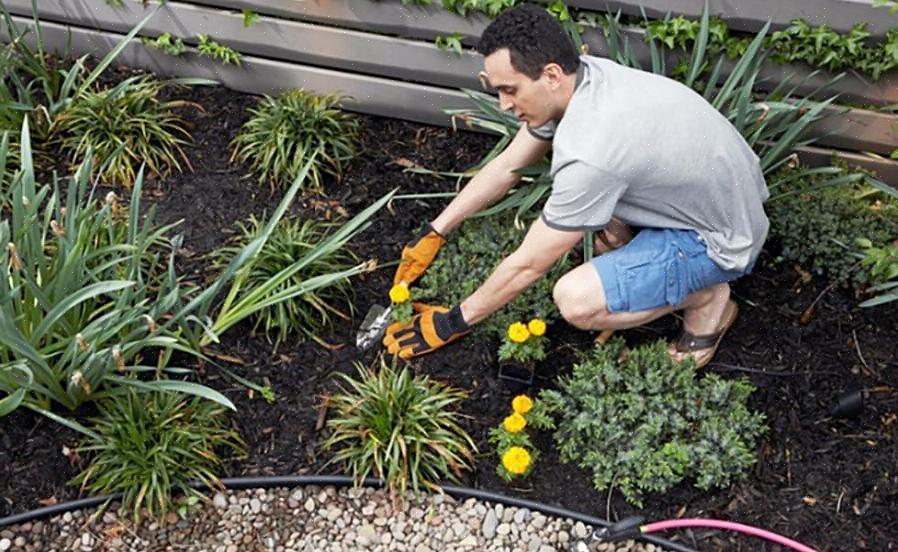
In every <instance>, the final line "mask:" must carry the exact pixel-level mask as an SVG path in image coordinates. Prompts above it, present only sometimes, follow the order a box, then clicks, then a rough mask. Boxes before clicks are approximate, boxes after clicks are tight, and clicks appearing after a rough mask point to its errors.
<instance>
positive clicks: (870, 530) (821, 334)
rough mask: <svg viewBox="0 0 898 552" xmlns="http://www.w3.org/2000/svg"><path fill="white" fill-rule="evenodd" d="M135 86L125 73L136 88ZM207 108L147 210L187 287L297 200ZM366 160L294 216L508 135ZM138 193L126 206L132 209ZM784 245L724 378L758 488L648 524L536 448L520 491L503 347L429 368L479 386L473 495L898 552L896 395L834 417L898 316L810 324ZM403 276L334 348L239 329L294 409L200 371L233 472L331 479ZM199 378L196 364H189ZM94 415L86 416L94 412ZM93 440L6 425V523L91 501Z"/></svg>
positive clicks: (415, 185)
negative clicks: (375, 328)
mask: <svg viewBox="0 0 898 552" xmlns="http://www.w3.org/2000/svg"><path fill="white" fill-rule="evenodd" d="M123 72H124V71H122V70H120V71H118V74H119V75H120V74H121V73H123ZM177 95H178V96H180V97H184V98H186V99H190V100H192V101H195V102H197V103H198V104H200V105H201V106H202V107H203V109H204V111H200V110H196V109H187V110H185V111H184V115H185V117H186V118H187V119H188V120H189V121H190V124H191V126H192V128H191V131H192V133H193V136H194V140H195V145H194V146H193V147H191V148H189V149H188V155H189V157H190V163H191V165H192V166H193V168H194V172H184V173H183V174H179V175H174V176H172V177H170V178H167V179H164V180H156V181H149V182H148V184H147V186H146V188H145V196H146V200H147V203H151V204H155V205H156V206H157V210H158V215H157V219H158V220H159V222H168V221H174V220H177V219H184V222H183V224H182V225H181V226H180V228H179V229H178V230H177V231H178V232H182V233H183V234H184V238H185V240H184V248H185V251H184V256H183V258H182V259H181V268H182V273H184V274H190V275H191V276H192V277H194V278H196V279H202V278H203V277H204V274H203V273H202V269H203V267H204V266H205V261H204V260H203V258H202V255H203V254H205V253H208V252H209V251H211V250H212V249H214V248H215V247H218V246H219V245H221V244H222V243H224V241H225V240H227V239H228V238H229V237H230V236H231V235H232V228H233V224H234V223H235V222H236V221H238V220H243V219H245V218H246V217H247V216H248V215H249V214H251V213H253V214H256V215H257V216H259V215H262V214H263V213H265V212H266V210H267V211H268V212H271V210H272V209H273V207H274V206H275V205H276V204H277V203H278V202H279V200H280V198H281V194H280V192H275V193H272V192H271V191H270V190H268V189H267V188H264V187H260V186H259V185H258V184H257V183H256V181H255V179H254V178H246V177H245V176H244V175H246V174H247V172H248V171H247V170H246V168H245V167H240V166H235V165H233V164H229V163H228V156H229V152H228V150H227V143H228V141H229V140H230V139H231V138H232V137H233V136H234V134H235V133H236V132H237V130H238V129H239V127H240V125H241V124H242V123H243V122H244V121H245V120H246V118H247V117H248V113H247V112H246V108H247V107H250V106H252V105H253V103H254V98H253V97H252V96H249V95H245V94H240V93H237V92H233V91H229V90H226V89H223V88H196V89H193V90H183V91H181V92H179V93H178V94H177ZM361 119H362V122H363V128H364V131H363V142H362V145H361V155H360V157H359V158H358V159H357V160H355V161H354V162H353V163H352V165H351V166H350V168H349V169H348V171H347V173H346V175H345V176H344V178H343V181H342V182H340V183H333V182H330V183H328V185H327V186H326V190H327V195H326V196H318V197H313V196H308V197H304V198H299V199H298V200H297V201H296V202H295V204H294V207H293V211H294V212H296V213H298V214H301V215H303V216H314V217H319V218H322V217H332V218H335V219H339V218H340V217H341V214H342V213H343V212H344V210H345V212H348V213H349V214H350V215H351V214H354V213H357V212H359V211H360V210H361V209H363V208H364V207H366V206H367V205H369V204H370V203H371V202H373V201H374V200H376V199H377V198H379V197H381V196H382V195H383V194H385V193H386V192H388V191H389V190H391V189H393V188H395V187H397V186H398V187H400V188H401V193H412V192H431V191H450V190H453V189H454V188H455V182H454V181H452V180H438V179H434V178H432V177H425V176H419V175H413V174H409V173H405V172H403V166H404V165H406V164H407V161H411V162H413V163H416V164H418V165H421V166H424V167H427V168H431V169H440V170H464V169H467V168H469V167H470V166H472V165H474V164H475V163H476V162H477V161H478V160H479V159H480V158H481V157H482V156H483V155H484V154H485V153H486V152H487V151H488V150H489V149H490V147H491V146H492V145H493V144H494V143H495V138H493V137H490V136H485V135H481V134H475V133H470V132H454V131H452V130H451V129H444V128H436V127H430V126H425V125H418V124H412V123H407V122H402V121H398V120H392V119H386V118H378V117H362V118H361ZM120 195H121V194H120ZM443 205H444V202H443V201H440V200H430V201H420V200H399V201H395V202H394V203H393V204H392V205H391V207H390V209H385V210H383V211H382V212H380V213H379V214H378V215H377V216H376V218H375V219H374V224H373V225H372V227H371V228H370V229H369V230H367V231H366V232H365V233H364V234H363V235H361V236H360V238H359V239H357V240H356V241H355V242H354V249H355V251H356V252H357V253H358V254H359V255H360V256H361V257H363V258H371V257H373V258H377V259H380V260H381V261H391V260H394V259H396V258H398V255H399V252H400V249H401V247H402V244H403V243H404V242H405V241H407V240H408V239H409V238H410V237H411V236H412V234H413V232H414V230H415V229H416V228H417V227H418V225H419V224H420V223H421V222H422V221H426V220H429V219H430V218H432V217H434V216H435V215H436V214H437V213H438V212H439V210H440V209H441V207H442V206H443ZM776 249H777V245H776V244H775V243H769V244H768V246H767V252H766V253H765V254H764V256H762V258H761V261H760V263H759V264H758V267H757V268H756V269H755V273H754V274H752V275H751V276H749V277H747V278H744V279H743V280H742V281H740V282H738V283H737V284H736V285H735V288H734V289H735V292H736V294H737V298H738V299H739V300H740V301H741V306H742V309H741V316H740V318H739V320H738V321H737V322H736V325H735V327H734V328H733V330H731V331H730V333H729V334H728V337H727V338H726V339H725V340H724V342H723V344H722V346H721V349H720V352H719V353H718V355H717V357H716V359H715V363H713V364H712V365H711V366H710V367H709V368H708V370H709V371H713V372H716V373H720V374H721V375H723V376H724V377H736V376H746V377H747V378H748V379H749V380H750V381H751V382H752V383H753V384H754V385H755V386H756V387H757V391H756V392H755V393H753V394H752V396H751V398H750V404H749V406H750V407H751V408H752V409H754V410H758V411H761V412H763V413H764V414H765V415H766V416H767V422H766V423H767V425H768V426H769V431H768V432H767V433H766V435H765V437H764V438H763V439H762V441H761V443H760V446H759V448H758V451H757V453H758V463H757V464H756V466H755V467H754V468H753V469H752V470H751V471H750V474H749V476H748V478H747V479H746V480H744V481H743V482H741V483H738V484H736V485H733V486H732V487H730V488H728V489H724V490H718V491H712V492H706V491H700V490H697V489H695V488H693V487H691V486H690V485H689V484H688V483H684V484H681V485H679V486H677V487H675V488H674V489H673V490H672V491H671V492H668V493H665V494H655V495H649V496H648V497H647V499H646V501H645V503H646V507H645V508H644V509H642V510H638V511H637V510H636V509H635V508H633V507H632V506H630V505H628V504H627V503H626V502H624V501H623V499H622V498H621V497H620V496H619V494H617V493H612V494H611V496H610V497H609V495H608V494H607V493H599V492H597V491H595V490H594V489H593V487H592V484H591V481H590V476H589V474H588V472H586V471H585V470H581V469H578V468H576V467H575V466H571V465H565V464H561V463H559V461H558V456H557V454H556V452H555V451H554V450H553V443H552V440H551V438H550V437H549V436H548V435H542V436H539V437H538V438H537V445H538V447H539V448H540V451H541V453H542V455H541V457H540V459H539V461H538V464H537V467H536V469H535V470H534V472H533V473H532V475H531V476H530V477H529V478H527V479H525V480H523V481H521V482H517V483H515V484H514V485H509V484H506V483H504V482H503V481H502V480H500V479H499V478H498V477H497V475H496V473H495V463H496V458H495V455H494V453H493V451H492V450H491V447H490V446H489V445H487V443H486V437H487V432H488V430H489V429H490V428H492V427H495V426H496V425H497V424H498V423H499V422H500V420H501V418H502V417H503V416H504V415H505V414H506V413H507V410H508V404H509V400H510V398H511V396H512V394H511V392H510V391H509V390H508V389H506V388H505V387H504V386H503V384H502V382H500V381H499V380H498V379H497V363H496V358H495V357H496V348H497V344H496V343H490V342H482V343H481V342H477V341H475V340H473V339H466V340H462V341H460V342H458V343H456V344H453V345H452V346H449V347H447V348H445V349H444V350H441V351H438V352H437V353H435V354H432V355H429V356H426V357H424V358H422V359H420V360H415V361H414V362H413V363H412V364H413V366H414V367H415V369H416V370H419V371H420V372H423V373H426V374H429V375H431V376H434V377H436V378H439V379H441V380H445V381H447V382H449V383H451V384H453V385H455V386H458V387H461V388H464V389H466V390H467V391H468V392H469V395H470V397H469V399H468V400H467V402H466V403H465V404H464V408H463V411H464V414H466V415H467V416H469V418H468V419H466V420H465V422H464V425H465V427H466V429H467V430H468V431H469V432H470V433H471V435H472V437H473V438H474V439H475V441H476V442H477V444H478V446H479V447H480V450H481V452H482V455H483V456H482V458H481V459H480V461H479V462H478V464H477V468H476V471H475V472H473V473H471V474H469V475H467V477H466V478H465V480H464V481H463V484H465V485H467V486H471V487H476V488H482V489H489V490H492V491H496V492H501V493H504V494H508V495H512V496H519V497H523V498H527V499H530V500H536V501H541V502H544V503H547V504H554V505H561V506H564V507H567V508H570V509H573V510H576V511H580V512H586V513H589V514H592V515H596V516H599V517H609V518H618V517H624V516H626V515H630V514H633V513H639V514H641V515H644V516H645V517H646V518H647V519H648V520H652V519H661V518H668V517H674V516H687V517H692V516H696V517H698V516H702V517H719V518H726V519H732V520H736V521H741V522H744V523H749V524H755V525H759V526H761V527H765V528H768V529H771V530H774V531H777V532H780V533H783V534H786V535H788V536H791V537H793V538H795V539H797V540H799V541H802V542H805V543H807V544H810V545H812V546H815V547H818V548H820V549H821V550H859V549H863V550H877V551H878V550H893V549H898V400H896V398H895V397H894V395H892V396H891V397H889V396H887V395H883V396H882V397H881V398H880V399H877V400H874V401H872V402H871V404H869V406H868V407H867V408H866V409H865V410H864V411H863V412H862V414H861V415H860V416H858V417H857V418H854V419H830V418H829V417H828V411H829V409H830V408H831V407H832V405H833V404H834V402H835V400H836V398H837V396H838V395H839V394H840V393H843V392H845V391H848V390H851V389H856V388H868V387H875V386H891V387H898V355H896V352H898V308H896V307H895V306H894V305H893V306H883V307H879V308H876V309H867V310H863V309H858V308H857V307H856V304H857V302H858V301H857V300H856V299H855V298H854V297H853V296H852V295H851V294H850V293H848V292H846V291H842V290H838V289H837V290H832V291H829V292H828V293H825V294H824V295H823V297H822V299H821V300H820V301H819V303H818V305H817V308H816V311H815V314H814V316H813V317H812V318H811V320H810V321H809V322H808V323H806V324H801V323H800V321H799V319H800V317H801V314H802V313H803V311H804V310H805V309H806V308H807V307H808V306H809V305H810V304H811V303H812V302H813V301H814V300H815V298H817V297H818V295H819V294H820V292H821V291H822V290H823V289H824V288H825V287H826V284H827V282H825V281H822V280H818V279H811V280H810V281H807V280H806V279H805V278H803V276H802V274H801V273H800V272H799V271H797V270H795V269H794V268H793V267H791V266H788V265H783V264H776V263H775V262H773V259H774V258H775V252H776ZM391 279H392V267H391V268H387V269H382V270H378V271H376V272H374V273H371V274H368V275H366V276H365V277H363V278H358V279H356V280H354V284H353V288H354V292H355V313H354V315H353V321H352V323H349V322H345V323H344V322H342V321H341V322H340V323H339V325H338V326H337V327H336V328H334V330H333V331H332V332H331V333H330V334H328V335H324V336H322V337H323V339H324V340H325V341H326V342H328V343H331V344H333V345H334V348H332V349H331V348H326V347H323V346H321V345H318V344H315V343H313V342H302V343H300V342H293V343H291V342H288V343H285V344H282V345H281V346H280V347H279V348H278V350H276V351H275V350H273V347H272V346H271V345H270V344H269V343H268V342H267V341H266V340H265V339H264V337H262V336H253V335H251V331H250V330H251V325H243V326H240V327H237V328H234V329H232V330H231V331H229V332H228V333H227V334H226V335H225V339H224V342H223V343H222V344H221V345H220V346H219V347H218V349H216V350H217V352H218V353H220V354H221V355H225V356H229V357H236V358H238V359H240V360H241V361H242V363H243V364H242V365H240V364H232V365H231V366H230V367H231V368H232V369H237V371H238V372H239V373H241V374H242V375H244V376H245V377H248V378H250V379H252V380H254V381H257V382H259V383H264V384H269V385H271V387H272V389H273V390H274V392H275V393H276V395H277V400H276V401H275V402H274V403H273V404H269V403H267V402H266V401H264V400H263V399H262V398H261V397H259V396H258V394H256V395H255V396H252V393H250V392H248V391H247V389H246V388H244V387H241V386H238V385H237V384H235V383H234V382H233V380H231V379H229V378H227V377H225V376H223V375H222V374H221V372H220V371H219V370H217V369H216V367H214V366H209V365H207V366H204V367H199V368H200V369H199V370H198V376H197V380H198V381H200V382H202V383H205V384H207V385H210V386H212V387H214V388H216V389H219V390H220V391H222V392H224V393H225V394H226V395H227V396H228V397H229V398H230V399H231V400H232V401H234V403H235V404H236V405H237V408H238V410H237V412H236V414H234V415H233V420H234V423H235V424H236V426H237V427H238V428H239V430H240V431H241V433H242V435H243V437H244V438H245V439H246V442H247V448H248V451H249V455H248V457H247V458H246V459H245V460H240V461H232V462H231V463H230V464H229V465H228V466H227V473H226V474H222V475H227V476H241V475H274V474H307V473H316V472H317V471H318V470H319V469H321V467H322V466H323V464H324V463H325V462H326V461H327V458H326V457H325V456H323V455H322V453H321V452H320V451H319V448H318V444H319V443H320V442H321V441H322V440H323V434H322V432H319V431H316V429H315V428H316V424H317V423H318V421H319V410H318V405H319V404H320V402H321V398H322V397H323V396H324V395H326V394H327V393H328V392H330V391H332V390H333V389H335V385H336V378H334V374H335V373H337V372H342V373H348V374H355V372H356V364H357V363H361V364H363V365H365V366H371V365H373V364H374V363H375V362H376V359H377V356H378V355H379V354H380V353H381V351H380V350H379V348H375V349H374V350H371V351H367V352H365V353H359V351H357V350H356V348H355V346H354V336H355V331H356V329H357V326H358V323H359V321H360V319H361V316H363V315H364V313H365V311H366V310H367V308H368V306H370V305H371V304H372V303H375V302H380V303H383V302H384V301H385V299H386V292H387V290H388V289H389V286H390V282H391ZM677 328H678V324H677V321H676V320H675V319H674V318H672V317H666V318H665V319H662V320H659V321H657V322H656V323H653V324H652V325H650V326H649V327H646V328H641V329H635V330H630V331H626V332H622V335H623V336H624V337H625V338H626V340H627V342H628V343H629V344H639V343H644V342H648V341H651V340H654V339H657V338H658V337H666V338H672V337H674V336H675V335H676V332H677ZM549 331H550V333H551V334H552V335H553V336H554V338H553V339H552V350H551V351H550V353H549V355H548V358H547V360H546V361H544V362H542V363H541V364H540V365H539V367H538V371H537V375H538V378H537V387H543V386H550V385H552V382H553V381H554V379H555V377H556V376H557V375H559V374H562V373H565V372H567V371H569V370H570V367H571V365H572V363H573V361H574V360H575V359H576V352H577V351H582V350H586V349H588V348H589V347H591V346H592V340H593V338H594V337H595V334H593V333H588V332H580V331H577V330H575V329H573V328H571V327H568V326H566V325H565V324H563V323H560V324H555V325H554V326H553V327H551V328H550V330H549ZM181 360H182V361H183V362H185V363H186V364H187V365H189V366H192V367H197V365H196V362H195V361H193V360H191V359H181ZM90 414H91V411H89V410H88V409H85V410H84V411H82V412H78V413H76V416H86V415H90ZM76 442H77V435H76V434H75V433H74V432H72V431H69V430H67V429H65V428H63V427H61V426H59V425H58V424H55V423H53V422H51V421H49V420H47V419H44V418H42V417H40V416H38V415H35V414H33V413H31V412H29V411H26V410H25V409H20V410H19V411H17V412H16V413H14V414H13V415H11V416H9V417H7V418H5V419H4V420H3V421H2V424H0V516H4V515H8V514H10V513H16V512H22V511H25V510H29V509H32V508H35V507H38V506H40V505H41V504H47V503H50V502H53V501H65V500H70V499H73V498H76V497H77V496H78V489H77V488H75V487H70V486H67V485H66V481H67V480H69V479H70V478H71V477H73V476H74V475H75V474H76V473H77V471H78V463H77V460H76V461H75V462H74V463H72V462H70V460H69V459H68V458H67V457H66V456H64V454H63V448H64V447H69V448H71V447H73V446H74V445H75V444H76ZM680 535H681V538H682V540H683V542H684V543H687V544H690V545H693V546H696V547H697V548H700V549H705V550H709V549H726V550H759V549H763V546H762V545H761V544H760V543H759V541H757V540H754V539H750V538H747V537H745V538H740V537H731V536H729V535H723V534H720V533H712V532H701V531H696V532H693V533H689V532H683V533H681V534H680Z"/></svg>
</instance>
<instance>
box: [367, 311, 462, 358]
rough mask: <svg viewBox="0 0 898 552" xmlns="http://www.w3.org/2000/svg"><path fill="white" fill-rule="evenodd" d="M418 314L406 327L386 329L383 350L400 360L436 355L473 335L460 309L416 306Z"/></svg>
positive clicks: (392, 326) (394, 325)
mask: <svg viewBox="0 0 898 552" xmlns="http://www.w3.org/2000/svg"><path fill="white" fill-rule="evenodd" d="M414 308H415V310H416V311H418V314H416V315H414V316H413V317H412V319H411V320H409V321H408V322H406V323H402V322H396V323H395V324H392V325H390V327H388V328H387V331H386V335H385V336H384V341H383V343H384V346H385V347H386V348H387V351H389V352H390V353H391V354H394V355H395V354H398V355H399V358H412V357H416V356H420V355H424V354H427V353H430V352H433V351H435V350H437V349H439V348H440V347H442V346H443V345H445V344H447V343H450V342H452V341H455V340H456V339H458V338H459V337H461V336H463V335H465V334H466V333H468V332H469V331H471V328H470V326H468V324H467V322H465V319H464V317H463V316H462V314H461V308H460V307H458V306H455V307H452V308H451V309H448V308H446V307H437V306H430V305H424V304H421V303H415V304H414Z"/></svg>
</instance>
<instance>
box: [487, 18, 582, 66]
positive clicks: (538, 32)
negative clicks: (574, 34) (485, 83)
mask: <svg viewBox="0 0 898 552" xmlns="http://www.w3.org/2000/svg"><path fill="white" fill-rule="evenodd" d="M502 48H508V53H509V55H510V57H511V66H512V67H514V69H515V71H517V72H519V73H523V74H525V75H527V76H528V77H530V78H531V79H533V80H536V79H538V78H539V76H540V74H541V73H542V70H543V67H545V66H546V64H548V63H553V62H554V63H557V64H558V65H560V66H561V68H562V69H563V70H564V72H565V73H566V74H571V73H573V72H575V71H576V70H577V67H578V66H579V64H580V61H579V56H578V55H577V49H576V48H575V47H574V44H573V43H572V42H571V39H570V38H568V35H567V33H566V32H565V31H564V28H563V27H562V26H561V24H560V23H559V22H558V21H556V20H555V18H554V17H552V16H551V15H550V14H549V12H547V11H546V9H545V8H542V7H539V6H535V5H533V4H522V5H520V6H517V7H515V8H512V9H510V10H507V11H504V12H502V14H501V15H499V17H497V18H496V19H495V20H493V22H492V23H490V24H489V26H488V27H487V28H486V29H484V31H483V34H482V35H481V36H480V42H478V43H477V51H478V52H480V53H481V54H483V56H484V57H486V56H488V55H490V54H492V53H493V52H495V51H497V50H501V49H502Z"/></svg>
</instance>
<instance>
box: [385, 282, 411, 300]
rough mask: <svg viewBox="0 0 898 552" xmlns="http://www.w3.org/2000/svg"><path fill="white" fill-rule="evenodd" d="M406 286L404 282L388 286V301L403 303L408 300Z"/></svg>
mask: <svg viewBox="0 0 898 552" xmlns="http://www.w3.org/2000/svg"><path fill="white" fill-rule="evenodd" d="M408 298H409V292H408V286H406V285H405V284H397V285H395V286H393V287H391V288H390V301H392V302H394V303H405V302H406V301H408Z"/></svg>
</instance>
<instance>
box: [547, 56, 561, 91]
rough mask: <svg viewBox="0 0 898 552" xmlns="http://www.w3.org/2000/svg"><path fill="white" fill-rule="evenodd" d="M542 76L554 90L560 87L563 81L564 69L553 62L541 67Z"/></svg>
mask: <svg viewBox="0 0 898 552" xmlns="http://www.w3.org/2000/svg"><path fill="white" fill-rule="evenodd" d="M542 76H543V77H545V79H546V82H547V83H548V84H549V86H550V87H552V89H555V88H558V87H559V86H561V81H562V80H563V79H564V69H562V68H561V65H558V64H557V63H555V62H552V63H547V64H546V65H545V66H544V67H543V74H542Z"/></svg>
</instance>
